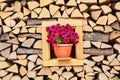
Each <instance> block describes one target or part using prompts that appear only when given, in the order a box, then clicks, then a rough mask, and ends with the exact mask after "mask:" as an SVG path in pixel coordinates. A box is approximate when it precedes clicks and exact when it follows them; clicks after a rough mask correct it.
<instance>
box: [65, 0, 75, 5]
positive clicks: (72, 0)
mask: <svg viewBox="0 0 120 80" xmlns="http://www.w3.org/2000/svg"><path fill="white" fill-rule="evenodd" d="M66 5H67V6H77V3H76V1H75V0H69V1H68V2H67V3H66Z"/></svg>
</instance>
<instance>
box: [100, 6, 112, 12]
mask: <svg viewBox="0 0 120 80" xmlns="http://www.w3.org/2000/svg"><path fill="white" fill-rule="evenodd" d="M101 8H102V11H103V13H104V14H108V13H110V12H112V10H111V8H110V7H109V6H107V5H102V6H101Z"/></svg>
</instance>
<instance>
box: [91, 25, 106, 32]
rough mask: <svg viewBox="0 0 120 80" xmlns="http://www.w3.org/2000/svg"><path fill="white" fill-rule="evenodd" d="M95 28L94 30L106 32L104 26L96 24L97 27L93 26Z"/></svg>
mask: <svg viewBox="0 0 120 80" xmlns="http://www.w3.org/2000/svg"><path fill="white" fill-rule="evenodd" d="M93 30H94V31H97V32H104V28H103V26H95V27H94V28H93Z"/></svg>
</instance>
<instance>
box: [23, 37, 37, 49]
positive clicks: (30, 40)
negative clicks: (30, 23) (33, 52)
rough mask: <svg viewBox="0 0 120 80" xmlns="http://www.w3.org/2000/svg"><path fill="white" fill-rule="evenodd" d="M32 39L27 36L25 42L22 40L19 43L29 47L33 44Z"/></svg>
mask: <svg viewBox="0 0 120 80" xmlns="http://www.w3.org/2000/svg"><path fill="white" fill-rule="evenodd" d="M34 41H35V39H34V38H29V39H27V40H26V41H25V42H23V43H22V44H21V45H22V46H24V47H28V48H30V47H31V46H32V45H33V43H34Z"/></svg>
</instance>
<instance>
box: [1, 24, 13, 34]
mask: <svg viewBox="0 0 120 80" xmlns="http://www.w3.org/2000/svg"><path fill="white" fill-rule="evenodd" d="M2 28H3V32H4V33H6V32H10V31H11V28H10V27H9V26H6V25H3V26H2Z"/></svg>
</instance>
